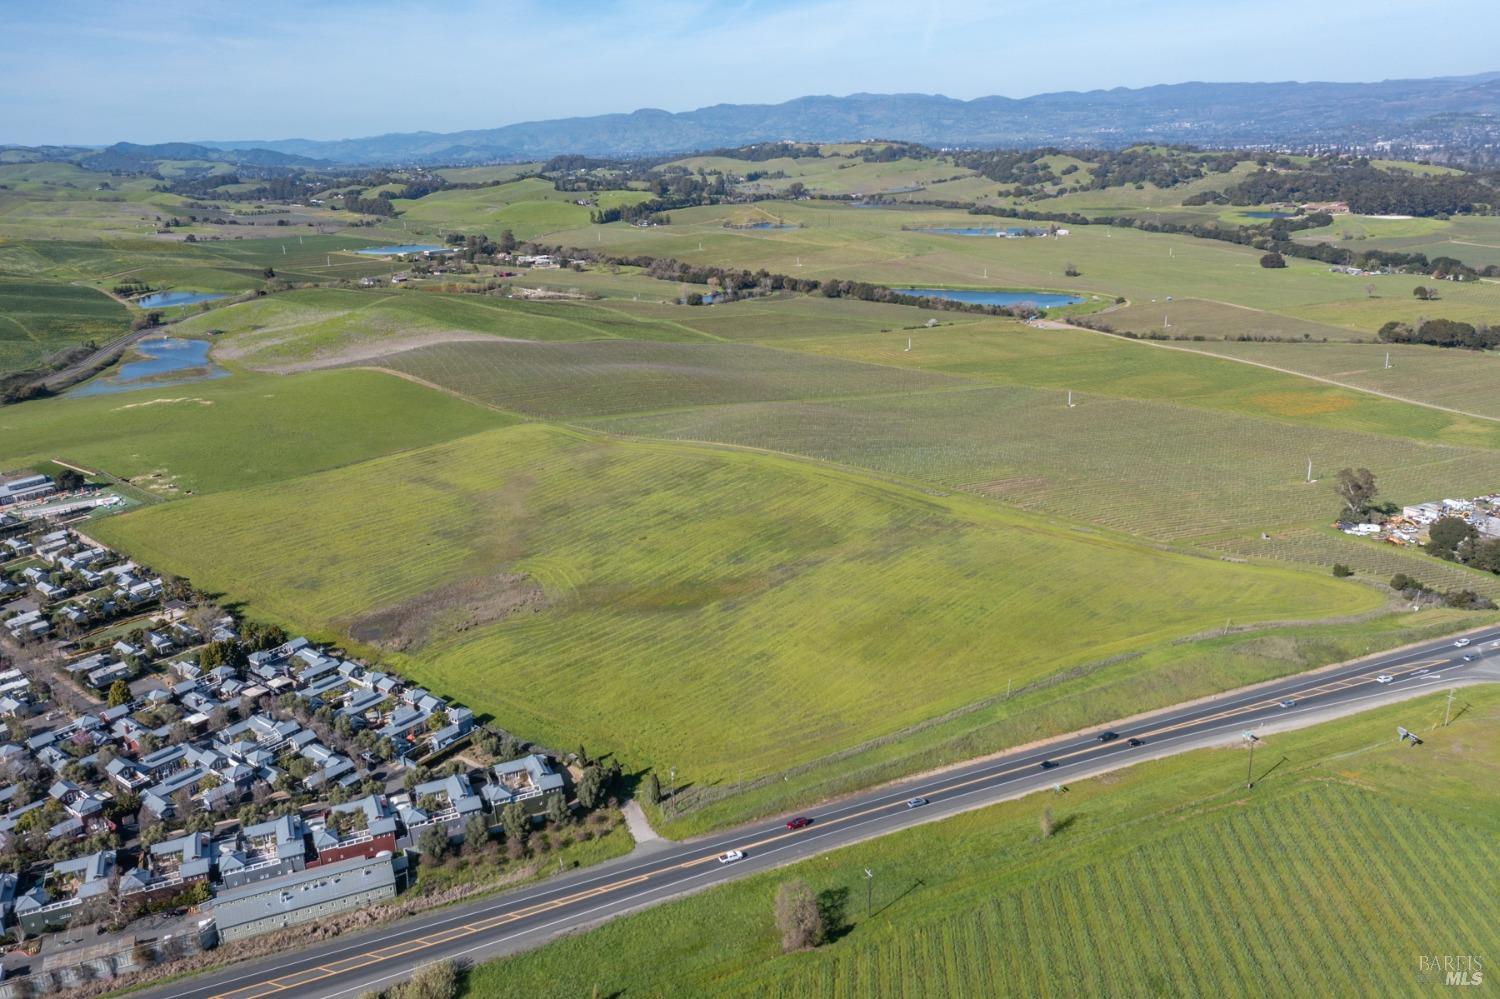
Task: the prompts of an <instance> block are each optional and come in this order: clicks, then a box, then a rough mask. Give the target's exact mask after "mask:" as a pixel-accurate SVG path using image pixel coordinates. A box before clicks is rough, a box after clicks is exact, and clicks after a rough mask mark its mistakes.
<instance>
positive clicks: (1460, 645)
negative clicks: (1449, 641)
mask: <svg viewBox="0 0 1500 999" xmlns="http://www.w3.org/2000/svg"><path fill="white" fill-rule="evenodd" d="M1453 647H1454V648H1455V649H1466V648H1468V647H1469V640H1468V639H1467V638H1460V639H1459V640H1458V641H1456V642H1454V643H1453Z"/></svg>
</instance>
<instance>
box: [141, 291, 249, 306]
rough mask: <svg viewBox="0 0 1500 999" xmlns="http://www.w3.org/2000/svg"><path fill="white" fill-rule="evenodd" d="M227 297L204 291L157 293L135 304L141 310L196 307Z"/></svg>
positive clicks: (142, 298)
mask: <svg viewBox="0 0 1500 999" xmlns="http://www.w3.org/2000/svg"><path fill="white" fill-rule="evenodd" d="M227 297H228V296H227V295H215V294H213V293H211V292H206V291H157V292H152V293H151V294H150V295H143V296H142V297H140V298H138V299H136V300H135V304H136V305H139V306H140V307H141V308H143V309H170V308H172V307H173V306H175V305H197V304H198V303H199V302H212V301H215V300H216V299H220V298H227Z"/></svg>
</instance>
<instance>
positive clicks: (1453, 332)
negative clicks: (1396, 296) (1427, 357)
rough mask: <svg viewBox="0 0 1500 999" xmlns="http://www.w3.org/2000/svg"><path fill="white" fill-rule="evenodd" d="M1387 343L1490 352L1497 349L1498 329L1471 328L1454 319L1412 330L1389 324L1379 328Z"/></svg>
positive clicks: (1425, 323) (1393, 322) (1408, 326)
mask: <svg viewBox="0 0 1500 999" xmlns="http://www.w3.org/2000/svg"><path fill="white" fill-rule="evenodd" d="M1379 336H1380V339H1381V340H1383V341H1385V342H1386V343H1423V344H1428V345H1429V346H1433V347H1462V348H1465V349H1468V350H1493V349H1495V348H1496V347H1500V329H1495V328H1493V327H1490V326H1487V325H1486V324H1484V323H1479V324H1478V325H1473V324H1470V323H1465V322H1459V321H1458V320H1456V319H1424V320H1421V321H1420V322H1418V323H1417V324H1416V325H1415V326H1412V325H1411V324H1409V323H1403V322H1398V321H1396V320H1394V319H1393V320H1391V321H1390V322H1388V323H1386V324H1385V325H1384V326H1382V327H1380V332H1379Z"/></svg>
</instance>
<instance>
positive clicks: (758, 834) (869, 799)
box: [147, 629, 1500, 999]
mask: <svg viewBox="0 0 1500 999" xmlns="http://www.w3.org/2000/svg"><path fill="white" fill-rule="evenodd" d="M1467 638H1468V644H1466V645H1464V646H1462V647H1460V646H1458V645H1455V643H1454V640H1453V639H1444V640H1442V641H1434V642H1428V643H1424V644H1422V645H1419V646H1416V647H1413V648H1410V649H1406V650H1403V651H1401V652H1397V653H1391V654H1386V655H1378V656H1372V657H1369V658H1367V659H1363V660H1359V661H1357V662H1354V663H1349V664H1345V665H1343V666H1340V667H1337V668H1333V669H1323V670H1319V671H1316V672H1313V673H1308V674H1302V675H1299V676H1296V677H1291V678H1288V679H1285V680H1280V681H1276V682H1272V683H1268V684H1262V685H1260V686H1258V687H1256V688H1252V689H1248V690H1242V691H1237V692H1231V693H1228V694H1224V695H1221V696H1219V697H1213V698H1208V699H1205V700H1202V701H1198V702H1195V703H1193V704H1190V705H1186V706H1184V707H1180V708H1171V709H1166V710H1163V711H1160V712H1156V713H1153V714H1150V715H1144V716H1141V717H1139V718H1135V719H1131V720H1129V721H1126V722H1121V723H1119V724H1116V725H1109V724H1105V725H1101V726H1100V727H1099V729H1098V731H1096V732H1092V733H1087V734H1083V735H1075V736H1071V737H1063V738H1059V739H1056V740H1053V741H1050V742H1046V743H1042V744H1039V745H1037V746H1034V747H1031V748H1029V749H1026V750H1023V751H1018V752H1014V753H1010V754H1005V755H1002V756H997V757H992V758H989V759H985V760H981V761H976V762H973V763H969V764H964V765H961V766H958V767H954V768H951V769H948V770H946V771H943V772H940V773H937V774H930V775H927V776H924V777H918V778H912V779H909V780H905V781H901V782H899V783H896V784H893V785H889V786H887V787H884V788H880V789H877V790H873V791H869V792H866V793H864V794H860V795H856V796H853V797H850V798H846V799H842V800H840V801H837V802H833V803H828V804H825V805H821V806H818V807H816V808H810V809H808V810H807V812H806V813H805V814H807V815H809V816H811V817H812V818H813V822H812V823H811V824H810V825H807V826H806V827H804V828H800V829H789V828H787V826H786V824H785V819H781V820H777V821H775V822H770V821H768V822H761V823H755V824H753V825H750V826H746V827H743V828H740V829H737V830H732V831H727V832H724V833H722V834H719V835H716V836H712V837H706V838H703V839H699V840H692V841H687V842H683V843H672V844H661V845H658V846H656V847H655V848H653V849H645V850H640V851H637V852H636V853H634V854H632V855H630V856H628V857H625V858H621V859H619V860H616V861H612V862H610V863H607V864H603V865H600V866H598V867H595V868H591V869H589V870H587V871H579V872H574V873H571V874H568V875H564V876H561V877H558V878H554V879H551V880H549V881H547V882H545V883H543V884H540V885H537V886H534V887H532V888H528V889H522V890H518V891H514V892H509V893H506V894H503V895H499V896H493V897H490V898H487V899H484V900H481V901H477V902H471V903H466V904H464V905H462V906H457V907H454V908H450V909H445V910H442V911H440V912H438V913H434V914H429V915H419V916H415V917H412V918H410V919H407V920H403V921H401V922H398V923H395V924H392V925H390V926H387V927H384V928H381V929H376V930H371V931H369V932H366V933H362V934H358V935H351V936H348V937H343V938H340V939H339V940H337V941H333V942H330V943H325V944H320V945H318V946H315V947H311V948H308V949H307V950H304V951H300V952H297V953H294V954H287V955H280V956H278V957H277V958H275V959H272V960H257V961H253V962H246V963H244V964H241V965H237V966H233V967H230V968H227V969H224V970H221V971H218V972H214V973H211V974H208V975H204V976H201V977H199V978H197V979H192V980H188V981H183V982H177V983H174V984H173V985H172V986H170V987H163V988H160V989H157V990H154V991H152V992H150V993H147V994H148V995H150V996H153V997H156V996H160V997H163V999H165V997H167V996H173V997H181V999H211V997H217V999H260V997H263V996H271V995H275V996H278V997H282V999H311V997H332V996H348V997H353V996H355V995H357V994H359V993H360V992H362V991H365V990H367V989H370V988H379V987H384V986H388V985H389V984H391V983H392V982H394V981H398V980H400V979H401V978H402V977H404V976H405V975H407V974H409V973H410V971H411V969H413V968H414V967H417V966H419V965H421V964H423V963H426V962H428V961H433V960H439V959H442V958H463V959H480V958H488V957H493V956H497V955H501V954H506V953H512V952H515V951H519V950H523V949H526V948H528V947H533V946H536V945H537V944H539V943H542V942H545V941H546V940H548V939H551V938H552V937H555V936H557V935H559V934H561V933H564V932H568V931H570V930H575V929H578V928H580V927H583V926H587V925H590V924H592V923H595V922H598V921H601V920H603V919H607V918H611V917H614V916H617V915H620V914H622V913H625V912H630V911H633V910H635V909H639V908H642V907H645V906H648V905H652V904H655V903H658V902H660V901H663V900H665V899H668V898H673V897H676V896H679V895H682V894H685V893H687V892H691V891H695V890H698V889H701V888H704V887H707V886H710V885H713V884H717V883H720V882H723V881H725V880H728V879H730V878H734V877H741V876H744V875H745V874H749V873H752V872H755V871H760V870H765V869H768V868H771V867H775V866H778V865H780V864H784V863H787V862H790V861H793V860H799V859H802V858H804V857H809V856H813V855H815V854H818V853H822V852H825V851H828V850H832V849H836V848H838V847H841V846H846V845H848V844H851V843H855V842H858V841H860V840H863V839H867V838H870V837H872V836H879V835H884V834H886V833H889V832H894V831H896V830H898V829H902V828H907V827H910V826H912V825H914V824H916V823H918V822H922V821H930V820H932V819H935V818H941V817H944V816H947V815H952V814H955V813H957V812H960V811H964V810H967V809H970V808H975V807H979V806H981V805H985V804H989V803H991V802H994V801H999V800H1003V799H1006V798H1011V797H1016V796H1018V795H1020V794H1025V793H1030V792H1032V791H1035V790H1040V789H1044V788H1046V787H1049V786H1051V785H1052V784H1054V783H1063V782H1066V781H1068V780H1070V779H1077V778H1079V777H1082V776H1086V775H1090V774H1093V773H1097V772H1100V771H1103V770H1108V769H1113V768H1115V767H1120V766H1127V765H1129V764H1130V763H1133V762H1138V761H1140V760H1144V759H1148V758H1151V757H1154V756H1161V755H1168V754H1170V753H1175V752H1183V751H1186V750H1188V749H1192V748H1197V747H1199V746H1203V745H1206V744H1210V743H1213V742H1220V741H1223V740H1224V739H1225V738H1227V737H1233V736H1235V735H1237V734H1238V733H1239V732H1241V731H1243V730H1246V729H1250V728H1253V727H1255V726H1257V725H1262V724H1266V723H1276V724H1296V723H1297V722H1298V721H1299V720H1307V721H1310V720H1311V719H1312V718H1313V717H1314V716H1316V715H1320V714H1323V713H1326V712H1328V711H1330V710H1354V709H1357V708H1358V707H1360V706H1362V705H1366V704H1368V705H1373V704H1378V703H1385V702H1388V701H1394V700H1398V699H1401V698H1403V697H1409V696H1413V695H1414V694H1416V693H1420V692H1421V691H1424V690H1435V689H1438V688H1439V687H1442V686H1448V685H1452V684H1455V683H1469V682H1475V681H1478V680H1480V679H1500V671H1497V670H1496V664H1497V663H1500V629H1490V630H1487V631H1485V632H1481V633H1476V634H1472V635H1469V636H1467ZM1109 733H1112V736H1111V735H1109ZM1101 736H1105V738H1103V739H1101V738H1100V737H1101ZM1044 764H1045V765H1044ZM914 798H921V799H925V801H926V804H922V805H919V806H915V807H910V806H909V805H908V802H910V801H911V800H912V799H914ZM729 850H738V851H740V852H742V853H743V854H744V858H743V859H742V860H738V861H735V862H733V863H728V864H725V863H721V862H720V860H719V858H720V856H721V855H722V854H723V853H725V852H726V851H729Z"/></svg>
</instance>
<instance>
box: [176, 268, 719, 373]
mask: <svg viewBox="0 0 1500 999" xmlns="http://www.w3.org/2000/svg"><path fill="white" fill-rule="evenodd" d="M179 330H180V331H181V332H183V333H188V334H198V335H203V334H207V333H208V332H209V331H214V330H217V331H220V332H219V333H218V334H216V335H217V336H218V340H219V346H218V347H217V349H216V351H215V356H216V357H219V358H221V359H224V360H230V361H235V362H238V363H241V364H244V365H246V366H250V367H255V368H265V369H271V370H295V369H298V368H306V367H327V366H330V365H335V364H341V363H346V362H362V361H369V360H372V359H376V358H379V357H380V356H382V355H383V354H386V353H389V352H394V351H400V350H407V349H410V348H412V347H417V346H421V345H423V344H430V343H439V342H442V341H444V340H451V339H455V338H466V339H487V338H497V339H512V340H527V341H557V340H591V339H618V338H622V337H628V338H630V339H638V340H704V339H706V338H705V337H703V336H701V335H700V334H697V333H695V332H693V331H692V330H689V329H686V328H683V327H681V326H677V325H672V324H668V323H663V322H658V321H654V320H652V319H650V318H647V317H636V316H634V315H628V314H625V313H622V312H620V311H618V310H615V309H611V308H608V307H603V306H596V305H592V304H589V303H579V302H557V301H552V302H525V301H518V300H511V299H506V298H498V297H493V296H486V295H475V294H444V293H440V292H435V291H417V290H392V289H386V288H377V289H370V290H362V291H346V290H338V289H324V288H319V289H310V290H304V291H293V292H289V293H286V294H282V295H274V296H268V297H265V298H259V299H254V300H252V301H249V302H244V303H241V304H238V305H231V306H226V307H224V308H221V309H215V310H212V311H210V312H207V313H205V314H204V315H202V316H196V317H194V318H193V319H191V320H189V321H187V322H185V323H183V324H182V325H181V326H180V327H179Z"/></svg>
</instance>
